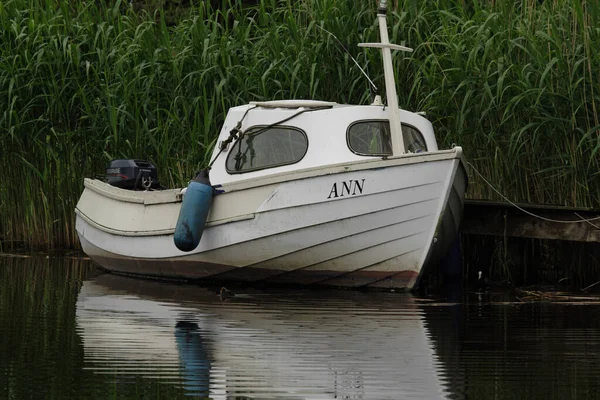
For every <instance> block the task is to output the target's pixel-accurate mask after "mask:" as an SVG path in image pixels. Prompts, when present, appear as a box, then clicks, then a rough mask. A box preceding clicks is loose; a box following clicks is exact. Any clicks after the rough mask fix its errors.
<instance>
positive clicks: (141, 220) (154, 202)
mask: <svg viewBox="0 0 600 400" xmlns="http://www.w3.org/2000/svg"><path fill="white" fill-rule="evenodd" d="M442 156H443V157H440V156H439V155H437V157H436V154H434V155H433V156H419V157H409V158H406V159H402V160H396V161H394V160H392V161H391V162H390V161H389V160H383V161H378V162H375V163H359V164H356V165H353V166H350V167H348V166H346V167H335V168H329V169H321V170H319V171H312V172H311V171H308V172H306V173H304V174H293V175H289V176H283V177H279V178H278V179H269V180H265V181H262V182H258V184H255V185H246V186H243V185H242V186H241V187H240V186H238V187H229V188H227V187H225V188H223V190H224V191H225V193H223V194H220V195H217V196H216V197H215V199H214V203H213V206H212V209H211V213H210V215H209V219H208V224H207V227H206V229H205V231H204V233H203V236H202V240H201V242H200V245H199V246H198V248H197V249H195V250H194V251H192V252H189V253H184V252H182V251H179V250H178V249H177V248H176V247H175V245H174V244H173V230H174V224H175V222H176V220H177V215H178V211H179V207H180V206H181V202H180V201H181V199H180V198H178V196H177V193H176V192H174V191H166V192H165V193H152V192H146V193H144V192H129V191H125V190H120V189H115V188H112V187H108V185H105V184H103V183H101V182H97V181H86V189H85V191H84V194H83V195H82V198H81V199H80V201H79V203H78V206H77V224H76V227H77V232H78V234H79V238H80V241H81V244H82V247H83V249H84V251H85V252H86V253H87V254H88V255H89V256H90V257H91V258H92V259H93V260H94V261H96V262H97V263H98V264H99V265H100V266H102V267H103V268H105V269H107V270H109V271H113V272H119V273H126V274H134V275H145V276H153V277H163V278H176V279H211V280H219V281H221V280H222V281H227V280H232V281H249V282H258V281H265V282H272V283H291V284H305V285H329V286H344V287H362V286H373V287H385V288H412V287H414V286H415V284H416V283H417V281H418V279H419V276H420V274H421V272H422V271H423V269H424V266H425V265H426V264H432V263H435V262H438V261H439V260H440V258H441V257H443V255H444V253H445V252H446V251H447V249H448V247H449V244H451V243H452V242H453V241H454V239H455V237H456V234H457V231H458V224H459V223H460V220H461V218H462V209H463V202H464V190H465V188H466V179H467V178H466V169H465V166H464V161H463V160H462V157H461V154H460V152H459V151H457V152H454V153H452V152H445V153H443V154H442ZM407 160H408V161H407Z"/></svg>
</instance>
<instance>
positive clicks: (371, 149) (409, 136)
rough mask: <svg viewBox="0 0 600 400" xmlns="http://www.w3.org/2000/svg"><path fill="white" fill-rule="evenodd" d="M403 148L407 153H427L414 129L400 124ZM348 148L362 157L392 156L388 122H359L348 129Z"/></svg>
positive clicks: (423, 142)
mask: <svg viewBox="0 0 600 400" xmlns="http://www.w3.org/2000/svg"><path fill="white" fill-rule="evenodd" d="M402 134H403V136H404V148H405V149H406V151H407V152H411V153H420V152H423V151H427V146H426V145H425V139H424V138H423V135H422V134H421V132H419V131H418V130H417V129H416V128H415V127H413V126H411V125H407V124H402ZM346 138H347V141H348V147H349V148H350V150H352V151H353V152H354V153H356V154H359V155H362V156H389V155H392V141H391V133H390V123H389V121H359V122H355V123H353V124H352V125H350V127H349V128H348V133H347V136H346Z"/></svg>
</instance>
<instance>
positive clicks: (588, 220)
mask: <svg viewBox="0 0 600 400" xmlns="http://www.w3.org/2000/svg"><path fill="white" fill-rule="evenodd" d="M467 164H468V165H469V167H471V168H472V169H473V171H475V172H476V173H477V175H479V177H480V178H481V179H483V181H484V182H485V183H487V184H488V186H489V187H490V188H492V190H493V191H494V192H496V193H497V194H498V195H499V196H500V197H502V198H503V199H504V201H506V202H507V203H509V204H510V205H511V206H513V207H515V208H517V209H518V210H520V211H522V212H524V213H525V214H527V215H530V216H532V217H534V218H538V219H541V220H543V221H548V222H556V223H560V224H579V223H581V222H586V223H588V224H590V225H592V226H593V227H594V228H596V229H600V227H598V226H596V225H594V224H592V223H591V221H597V220H600V217H594V218H588V219H584V218H582V217H581V216H580V215H579V214H577V213H576V212H575V213H574V214H575V215H577V216H578V217H580V218H581V219H578V220H575V221H562V220H559V219H552V218H546V217H542V216H541V215H538V214H535V213H532V212H530V211H527V210H525V209H524V208H523V207H520V206H519V205H518V204H516V203H515V202H513V201H511V200H510V199H508V198H507V197H506V196H505V195H503V194H502V193H500V191H499V190H498V189H496V188H495V187H494V185H492V184H491V183H490V182H489V181H488V180H487V179H485V177H484V176H483V175H482V174H481V172H479V171H478V170H477V168H475V166H474V165H473V164H471V163H470V162H468V161H467Z"/></svg>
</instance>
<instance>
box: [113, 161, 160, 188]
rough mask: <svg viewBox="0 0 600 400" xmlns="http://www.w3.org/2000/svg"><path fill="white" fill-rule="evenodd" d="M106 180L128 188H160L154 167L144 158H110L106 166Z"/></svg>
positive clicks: (114, 184)
mask: <svg viewBox="0 0 600 400" xmlns="http://www.w3.org/2000/svg"><path fill="white" fill-rule="evenodd" d="M106 182H107V183H108V184H109V185H112V186H116V187H119V188H122V189H129V190H148V189H158V188H160V185H159V183H158V174H157V172H156V167H155V166H154V165H153V164H152V163H151V162H149V161H144V160H112V161H111V162H110V163H109V164H108V167H107V168H106Z"/></svg>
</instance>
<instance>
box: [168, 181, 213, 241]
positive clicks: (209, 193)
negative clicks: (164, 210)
mask: <svg viewBox="0 0 600 400" xmlns="http://www.w3.org/2000/svg"><path fill="white" fill-rule="evenodd" d="M213 192H214V189H213V187H212V186H211V184H210V180H209V179H208V171H202V172H200V174H198V176H196V178H194V180H193V181H192V182H191V183H190V184H189V186H188V187H187V190H186V191H185V194H184V196H183V202H182V204H181V209H180V210H179V217H178V218H177V225H176V226H175V234H174V235H173V241H174V242H175V246H177V248H178V249H179V250H181V251H192V250H194V249H195V248H196V247H198V243H200V239H201V238H202V232H204V226H205V225H206V220H207V218H208V212H209V211H210V205H211V203H212V199H213Z"/></svg>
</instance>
